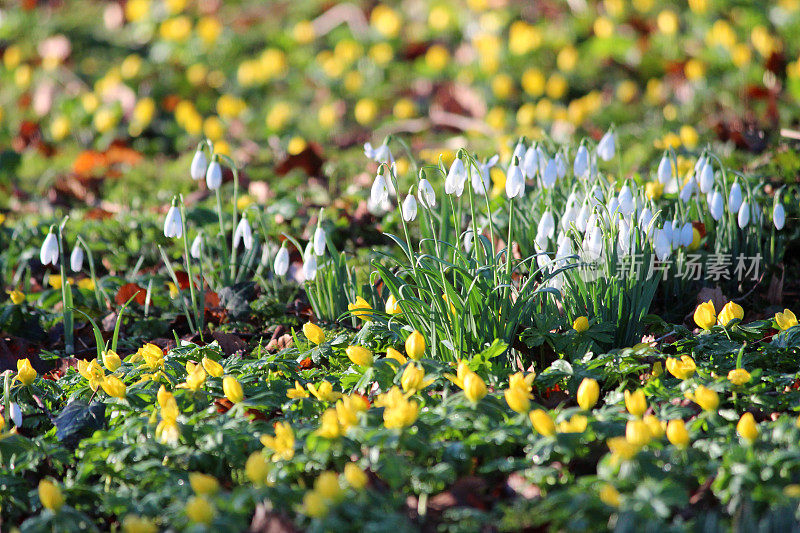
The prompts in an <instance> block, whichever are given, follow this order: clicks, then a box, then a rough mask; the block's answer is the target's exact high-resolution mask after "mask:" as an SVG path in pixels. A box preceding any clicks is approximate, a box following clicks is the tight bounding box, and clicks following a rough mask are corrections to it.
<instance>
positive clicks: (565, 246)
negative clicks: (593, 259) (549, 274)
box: [556, 234, 573, 259]
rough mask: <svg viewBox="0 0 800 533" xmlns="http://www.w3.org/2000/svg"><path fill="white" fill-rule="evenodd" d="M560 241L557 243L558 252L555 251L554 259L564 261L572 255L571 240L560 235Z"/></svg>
mask: <svg viewBox="0 0 800 533" xmlns="http://www.w3.org/2000/svg"><path fill="white" fill-rule="evenodd" d="M562 237H563V238H562V239H561V241H560V242H559V243H558V250H556V259H566V258H567V257H569V256H571V255H572V254H573V252H572V240H571V239H569V238H568V237H567V236H566V235H564V234H562Z"/></svg>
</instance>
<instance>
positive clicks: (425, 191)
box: [417, 178, 436, 209]
mask: <svg viewBox="0 0 800 533" xmlns="http://www.w3.org/2000/svg"><path fill="white" fill-rule="evenodd" d="M417 197H418V198H419V202H420V203H421V204H422V207H426V208H428V209H430V208H432V207H436V193H435V192H433V186H432V185H431V182H429V181H428V180H427V179H426V178H422V179H421V180H419V191H418V192H417Z"/></svg>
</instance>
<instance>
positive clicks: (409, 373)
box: [400, 363, 433, 393]
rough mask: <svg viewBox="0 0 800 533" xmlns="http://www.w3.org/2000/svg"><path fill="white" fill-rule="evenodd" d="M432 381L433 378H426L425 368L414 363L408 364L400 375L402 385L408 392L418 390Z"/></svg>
mask: <svg viewBox="0 0 800 533" xmlns="http://www.w3.org/2000/svg"><path fill="white" fill-rule="evenodd" d="M431 383H433V380H426V379H425V370H424V369H423V368H422V367H418V366H417V365H415V364H414V363H411V364H410V365H408V366H407V367H406V368H405V370H403V374H402V376H401V377H400V385H401V386H402V387H403V390H404V391H406V392H412V393H413V392H417V391H419V390H422V389H424V388H425V387H427V386H428V385H430V384H431Z"/></svg>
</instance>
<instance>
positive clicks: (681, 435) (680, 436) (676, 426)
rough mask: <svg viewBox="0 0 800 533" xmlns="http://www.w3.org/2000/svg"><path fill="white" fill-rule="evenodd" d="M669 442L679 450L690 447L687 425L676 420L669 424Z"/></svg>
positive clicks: (680, 420) (678, 419)
mask: <svg viewBox="0 0 800 533" xmlns="http://www.w3.org/2000/svg"><path fill="white" fill-rule="evenodd" d="M667 440H669V441H670V443H672V445H673V446H676V447H678V448H685V447H686V446H688V444H689V432H688V431H687V430H686V424H685V423H684V422H683V420H682V419H680V418H676V419H675V420H670V421H669V422H668V423H667Z"/></svg>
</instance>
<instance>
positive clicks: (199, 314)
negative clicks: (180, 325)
mask: <svg viewBox="0 0 800 533" xmlns="http://www.w3.org/2000/svg"><path fill="white" fill-rule="evenodd" d="M180 202H181V206H180V208H181V226H183V255H184V260H185V261H186V275H187V276H188V278H189V296H190V297H191V299H192V308H193V309H194V313H195V324H196V325H197V328H198V331H196V333H200V336H201V338H202V335H203V318H204V317H203V309H200V308H198V307H197V296H196V295H195V292H194V278H193V277H192V262H191V255H189V233H188V231H187V227H186V205H185V204H184V203H183V196H181V197H180ZM200 283H201V284H202V283H203V280H202V278H201V279H200ZM201 288H202V287H201Z"/></svg>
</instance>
